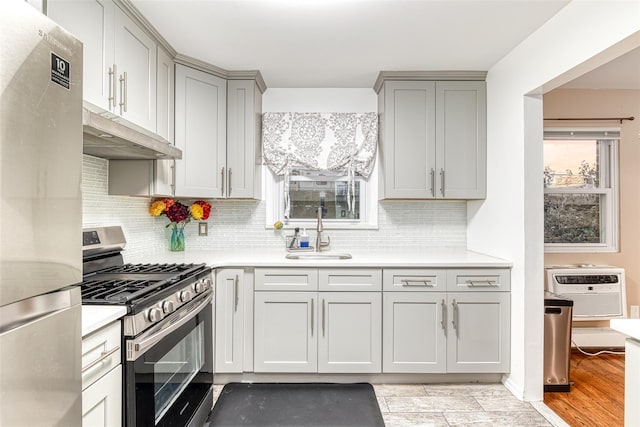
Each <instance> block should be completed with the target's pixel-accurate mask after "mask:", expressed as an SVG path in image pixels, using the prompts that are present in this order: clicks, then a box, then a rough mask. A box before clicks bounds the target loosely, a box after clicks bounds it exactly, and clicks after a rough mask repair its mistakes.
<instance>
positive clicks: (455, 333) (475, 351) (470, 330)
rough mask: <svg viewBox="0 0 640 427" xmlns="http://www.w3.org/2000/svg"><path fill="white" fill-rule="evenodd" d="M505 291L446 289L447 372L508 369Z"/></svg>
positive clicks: (508, 305) (507, 321)
mask: <svg viewBox="0 0 640 427" xmlns="http://www.w3.org/2000/svg"><path fill="white" fill-rule="evenodd" d="M510 297H511V294H510V293H508V292H449V293H448V295H447V299H448V302H449V307H450V308H451V316H450V320H449V328H448V331H447V333H448V336H447V372H461V373H485V372H509V366H510V364H509V343H510V327H509V323H510V318H511V315H510Z"/></svg>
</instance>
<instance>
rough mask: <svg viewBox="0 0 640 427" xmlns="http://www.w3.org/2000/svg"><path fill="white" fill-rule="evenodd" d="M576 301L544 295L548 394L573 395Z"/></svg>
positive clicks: (545, 371) (545, 361)
mask: <svg viewBox="0 0 640 427" xmlns="http://www.w3.org/2000/svg"><path fill="white" fill-rule="evenodd" d="M572 311H573V301H572V300H570V299H567V298H564V297H562V296H559V295H556V294H553V293H551V292H545V295H544V391H545V392H547V391H571V386H570V383H569V367H570V359H571V317H572Z"/></svg>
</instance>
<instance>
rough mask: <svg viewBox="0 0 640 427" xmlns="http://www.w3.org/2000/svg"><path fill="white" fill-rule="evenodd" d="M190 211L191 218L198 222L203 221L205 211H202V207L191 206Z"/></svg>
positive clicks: (195, 204)
mask: <svg viewBox="0 0 640 427" xmlns="http://www.w3.org/2000/svg"><path fill="white" fill-rule="evenodd" d="M189 211H190V212H191V216H192V217H193V219H195V220H196V221H198V220H201V219H202V216H203V215H204V209H202V206H200V205H199V204H197V203H194V204H192V205H191V206H189Z"/></svg>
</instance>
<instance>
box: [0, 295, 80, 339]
mask: <svg viewBox="0 0 640 427" xmlns="http://www.w3.org/2000/svg"><path fill="white" fill-rule="evenodd" d="M78 304H81V296H80V287H79V286H76V287H74V288H71V289H66V290H62V291H59V292H52V293H49V294H43V295H38V296H36V297H31V298H29V299H26V300H21V301H17V302H14V303H13V304H8V305H5V306H3V307H0V333H2V332H4V331H7V330H10V329H15V328H17V327H19V326H22V325H26V324H27V323H31V322H33V321H35V320H37V319H39V318H41V317H44V316H47V315H49V314H52V313H55V312H57V311H60V310H65V309H67V308H70V307H73V306H74V305H78Z"/></svg>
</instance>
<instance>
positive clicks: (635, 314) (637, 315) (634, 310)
mask: <svg viewBox="0 0 640 427" xmlns="http://www.w3.org/2000/svg"><path fill="white" fill-rule="evenodd" d="M631 318H632V319H640V306H637V305H632V306H631Z"/></svg>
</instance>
